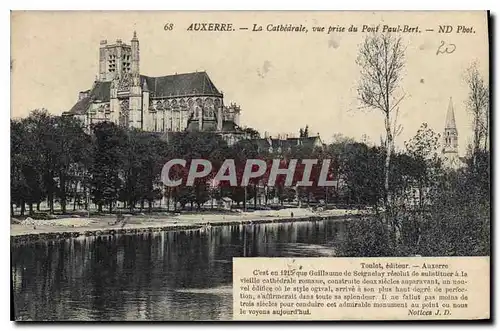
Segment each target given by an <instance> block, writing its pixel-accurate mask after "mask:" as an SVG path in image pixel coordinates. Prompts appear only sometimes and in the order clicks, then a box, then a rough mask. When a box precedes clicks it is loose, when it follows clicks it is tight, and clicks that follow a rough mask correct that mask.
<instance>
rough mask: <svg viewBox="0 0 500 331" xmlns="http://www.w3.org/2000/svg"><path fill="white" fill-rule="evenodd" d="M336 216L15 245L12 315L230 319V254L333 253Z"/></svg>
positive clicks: (339, 226)
mask: <svg viewBox="0 0 500 331" xmlns="http://www.w3.org/2000/svg"><path fill="white" fill-rule="evenodd" d="M344 228H345V223H344V222H341V221H338V220H337V221H318V222H295V223H269V224H258V225H236V226H220V227H212V228H209V229H204V230H196V231H179V232H161V233H147V234H138V235H117V236H114V237H113V236H102V237H89V238H86V237H82V238H76V239H68V240H61V241H50V242H33V243H28V244H15V245H13V246H12V287H13V293H14V306H15V314H16V319H17V320H31V321H40V320H115V321H125V320H135V321H137V320H146V321H153V320H156V321H158V320H159V321H172V320H230V319H231V317H232V293H231V286H232V262H231V261H232V257H240V256H247V257H250V256H262V257H300V256H302V257H315V256H333V255H334V249H333V247H332V246H333V243H334V242H335V241H336V240H338V239H339V238H340V236H341V235H342V233H343V232H344Z"/></svg>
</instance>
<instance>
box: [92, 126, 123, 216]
mask: <svg viewBox="0 0 500 331" xmlns="http://www.w3.org/2000/svg"><path fill="white" fill-rule="evenodd" d="M92 130H93V133H94V147H93V149H94V151H93V159H94V162H93V163H92V165H91V167H90V174H91V185H92V192H91V193H92V197H93V200H94V203H95V204H97V206H98V210H99V212H102V207H103V205H107V206H108V208H109V212H111V211H112V208H113V204H114V203H115V202H116V200H117V199H118V196H119V192H120V190H121V188H122V178H120V173H121V170H122V169H123V168H124V167H123V162H124V159H125V157H124V155H125V150H126V147H127V144H126V142H127V134H126V132H125V130H124V129H123V128H121V127H119V126H117V125H115V124H113V123H110V122H101V123H98V124H96V125H94V126H93V128H92Z"/></svg>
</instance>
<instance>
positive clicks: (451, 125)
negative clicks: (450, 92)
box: [444, 97, 457, 129]
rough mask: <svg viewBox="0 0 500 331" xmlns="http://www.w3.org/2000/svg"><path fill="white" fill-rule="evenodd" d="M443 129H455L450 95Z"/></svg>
mask: <svg viewBox="0 0 500 331" xmlns="http://www.w3.org/2000/svg"><path fill="white" fill-rule="evenodd" d="M444 128H445V129H456V128H457V125H456V123H455V111H454V110H453V101H452V100H451V97H450V102H449V104H448V112H447V113H446V123H445V125H444Z"/></svg>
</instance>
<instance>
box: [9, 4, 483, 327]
mask: <svg viewBox="0 0 500 331" xmlns="http://www.w3.org/2000/svg"><path fill="white" fill-rule="evenodd" d="M489 22H490V21H489V13H488V12H486V11H460V12H459V11H422V12H418V11H415V12H411V11H400V12H398V11H392V12H383V11H380V12H377V11H359V12H349V11H347V12H342V11H323V12H321V11H314V12H313V11H311V12H308V11H302V12H299V11H295V12H280V11H276V12H272V11H267V12H266V11H260V12H251V11H249V12H243V11H239V12H231V11H224V12H222V11H221V12H217V11H206V12H202V11H197V12H196V11H194V12H188V11H186V12H182V11H150V12H147V11H144V12H133V11H130V12H118V11H116V12H111V11H108V12H106V11H99V12H97V11H95V12H93V11H81V12H80V11H74V12H55V11H44V12H36V11H13V12H12V13H11V28H12V29H11V64H10V65H11V87H12V88H11V91H12V94H11V122H10V130H11V131H10V137H11V141H10V143H11V155H10V160H11V161H10V162H11V163H10V165H11V166H10V167H11V173H10V181H11V188H10V189H11V191H10V192H11V197H10V214H11V218H10V220H11V261H12V262H11V291H12V298H13V304H12V307H13V310H14V312H13V315H14V320H15V321H221V320H222V321H226V320H238V321H240V320H248V321H250V320H252V321H253V320H266V321H279V320H331V321H338V320H430V319H432V320H435V319H446V320H462V319H467V320H485V319H490V285H489V284H490V247H491V234H490V222H491V213H490V210H491V200H490V196H491V180H490V178H491V176H490V173H491V170H490V169H491V168H490V160H491V150H490V146H491V141H490V136H491V134H490V89H489V84H490V76H489V73H490V62H489V61H490V55H489V54H490V44H489V40H490V39H489V36H490V31H489V28H490V25H489Z"/></svg>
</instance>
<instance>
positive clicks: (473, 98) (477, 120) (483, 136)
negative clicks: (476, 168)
mask: <svg viewBox="0 0 500 331" xmlns="http://www.w3.org/2000/svg"><path fill="white" fill-rule="evenodd" d="M465 82H466V84H467V86H468V87H469V95H468V97H467V100H466V101H465V104H466V107H467V109H468V110H469V112H470V113H471V114H472V118H473V119H472V121H473V122H472V127H473V130H474V141H473V155H476V153H477V152H478V151H479V149H480V145H481V140H483V141H484V150H486V149H487V147H488V137H489V116H490V113H489V89H488V86H487V85H486V83H485V81H484V79H483V77H482V76H481V74H480V73H479V70H478V63H477V62H473V63H472V64H471V65H470V66H469V68H467V70H466V73H465Z"/></svg>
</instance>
